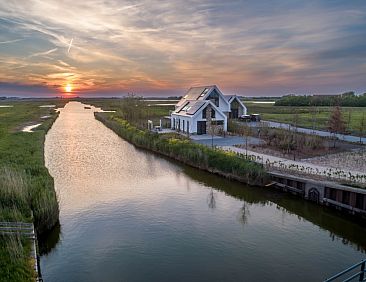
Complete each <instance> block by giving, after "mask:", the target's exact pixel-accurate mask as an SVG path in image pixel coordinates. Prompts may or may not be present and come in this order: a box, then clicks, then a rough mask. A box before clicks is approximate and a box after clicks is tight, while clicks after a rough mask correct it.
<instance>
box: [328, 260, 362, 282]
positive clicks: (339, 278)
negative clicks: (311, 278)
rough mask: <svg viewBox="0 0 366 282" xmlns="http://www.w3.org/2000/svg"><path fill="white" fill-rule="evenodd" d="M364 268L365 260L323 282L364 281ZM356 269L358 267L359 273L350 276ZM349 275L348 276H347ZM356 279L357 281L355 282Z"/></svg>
mask: <svg viewBox="0 0 366 282" xmlns="http://www.w3.org/2000/svg"><path fill="white" fill-rule="evenodd" d="M365 266H366V259H364V260H362V261H360V262H359V263H357V264H355V265H352V266H351V267H349V268H347V269H345V270H343V271H342V272H340V273H338V274H336V275H334V276H332V277H330V278H328V279H326V280H324V282H331V281H343V282H348V281H366V275H365V273H366V270H365ZM358 267H360V271H358V272H356V273H354V274H352V273H350V272H351V271H352V270H354V269H357V268H358ZM348 275H350V276H348ZM355 279H357V280H355Z"/></svg>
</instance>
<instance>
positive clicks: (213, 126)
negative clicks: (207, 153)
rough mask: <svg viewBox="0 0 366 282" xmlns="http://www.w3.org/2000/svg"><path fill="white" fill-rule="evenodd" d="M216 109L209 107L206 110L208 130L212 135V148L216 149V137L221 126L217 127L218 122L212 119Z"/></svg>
mask: <svg viewBox="0 0 366 282" xmlns="http://www.w3.org/2000/svg"><path fill="white" fill-rule="evenodd" d="M213 111H214V109H212V107H211V106H210V105H209V106H207V108H206V120H207V128H208V133H209V134H210V135H211V147H212V148H213V147H214V136H215V135H217V134H218V131H219V130H218V129H219V126H218V125H217V123H216V121H215V120H213V118H212V115H213V114H212V112H213Z"/></svg>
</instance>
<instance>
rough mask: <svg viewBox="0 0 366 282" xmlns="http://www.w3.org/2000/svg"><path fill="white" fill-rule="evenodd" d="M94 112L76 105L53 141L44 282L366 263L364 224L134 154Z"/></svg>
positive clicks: (247, 276) (265, 276)
mask: <svg viewBox="0 0 366 282" xmlns="http://www.w3.org/2000/svg"><path fill="white" fill-rule="evenodd" d="M93 110H94V108H92V109H84V105H82V104H81V103H78V102H70V103H68V104H67V105H66V106H65V108H63V109H61V113H60V116H59V118H58V119H57V120H56V122H55V123H54V125H53V126H52V128H51V129H50V131H49V132H48V134H47V136H46V142H45V161H46V166H47V167H48V169H49V171H50V173H51V175H52V176H53V177H54V180H55V188H56V191H57V195H58V198H59V201H60V210H61V212H60V227H58V228H55V230H53V232H51V233H50V234H48V236H47V237H45V238H41V251H42V257H41V261H40V263H41V270H42V275H43V278H44V280H45V281H69V282H70V281H78V282H80V281H211V282H212V281H265V280H267V281H320V280H322V279H324V278H326V277H328V276H331V275H333V274H335V273H336V272H338V271H340V270H342V269H344V268H346V267H347V266H349V265H351V264H353V263H356V262H358V261H360V260H361V259H362V258H364V257H366V255H365V253H364V250H365V249H366V236H365V234H366V229H365V228H364V227H362V225H361V223H357V222H352V221H351V220H350V219H349V218H346V217H344V216H342V215H340V214H338V213H336V212H334V211H332V210H328V209H326V208H323V207H319V206H317V205H315V204H312V203H309V202H304V201H302V200H300V199H297V198H295V197H293V196H290V195H287V194H284V193H281V192H276V191H271V190H269V189H266V188H258V187H247V186H245V185H243V184H240V183H237V182H230V181H228V180H225V179H223V178H220V177H218V176H215V175H211V174H209V173H206V172H202V171H198V170H196V169H193V168H190V167H187V166H183V165H180V164H178V163H176V162H173V161H170V160H168V159H165V158H162V157H160V156H157V155H154V154H152V153H150V152H146V151H143V150H140V149H137V148H135V147H134V146H133V145H131V144H129V143H127V142H126V141H124V140H123V139H121V138H120V137H118V136H117V135H116V134H115V133H114V132H112V131H111V130H109V129H108V128H106V127H105V126H104V125H103V124H102V123H100V122H98V121H97V120H95V119H94V116H93Z"/></svg>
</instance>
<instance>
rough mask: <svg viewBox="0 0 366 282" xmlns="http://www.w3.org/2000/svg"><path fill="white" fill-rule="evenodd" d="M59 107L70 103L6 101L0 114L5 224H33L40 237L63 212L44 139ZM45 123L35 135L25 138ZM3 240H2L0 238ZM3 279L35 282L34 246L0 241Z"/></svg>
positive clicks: (0, 212)
mask: <svg viewBox="0 0 366 282" xmlns="http://www.w3.org/2000/svg"><path fill="white" fill-rule="evenodd" d="M50 102H51V103H53V104H55V107H61V106H63V105H64V104H65V103H66V101H61V100H55V101H53V100H52V101H51V100H49V99H47V100H45V101H42V100H36V101H29V100H17V101H10V102H9V101H6V103H7V104H11V105H12V107H2V108H0V183H1V185H0V221H17V222H33V223H34V225H35V228H36V231H37V233H38V234H41V233H42V232H44V231H46V230H49V229H51V228H52V227H53V226H54V225H55V224H56V223H57V222H58V216H59V207H58V202H57V198H56V193H55V190H54V185H53V178H52V177H51V176H50V174H49V173H48V170H47V169H46V167H45V165H44V157H43V145H44V139H45V134H46V133H47V131H48V129H49V128H50V127H51V125H52V124H53V122H54V120H55V119H56V118H57V115H58V114H57V113H56V112H55V111H54V109H53V108H51V107H40V106H42V105H44V104H49V103H50ZM37 123H42V124H41V125H40V126H39V127H37V128H36V129H35V130H34V132H31V133H28V132H22V131H21V129H22V128H23V127H24V126H26V125H30V124H37ZM0 236H1V235H0ZM0 241H1V244H0V261H1V263H0V273H1V275H0V276H1V279H5V281H28V280H31V279H33V276H34V273H33V271H32V267H31V266H30V265H31V262H30V260H31V259H30V255H29V248H30V247H29V242H28V241H27V240H24V239H22V238H19V237H17V236H15V235H14V236H13V235H11V236H10V235H4V236H1V238H0Z"/></svg>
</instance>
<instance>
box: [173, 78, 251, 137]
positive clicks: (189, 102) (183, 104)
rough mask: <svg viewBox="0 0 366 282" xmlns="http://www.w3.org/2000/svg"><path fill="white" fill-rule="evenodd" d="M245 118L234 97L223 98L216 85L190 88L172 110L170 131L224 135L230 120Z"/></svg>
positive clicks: (240, 105) (243, 107)
mask: <svg viewBox="0 0 366 282" xmlns="http://www.w3.org/2000/svg"><path fill="white" fill-rule="evenodd" d="M245 114H247V108H246V107H245V106H244V104H243V103H242V102H241V101H240V99H239V98H238V97H237V96H236V95H224V94H223V93H222V92H221V91H220V89H219V88H218V87H217V86H216V85H211V86H200V87H192V88H190V89H189V90H188V91H187V93H186V94H185V95H184V96H183V97H182V99H181V100H180V101H179V102H178V103H177V105H176V106H175V110H174V111H173V112H172V114H171V128H172V129H174V130H177V131H181V132H184V133H189V134H208V133H211V132H212V130H214V131H215V132H214V134H215V135H217V134H220V133H221V132H226V131H227V124H228V120H229V119H235V118H238V117H240V116H241V115H245Z"/></svg>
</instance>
